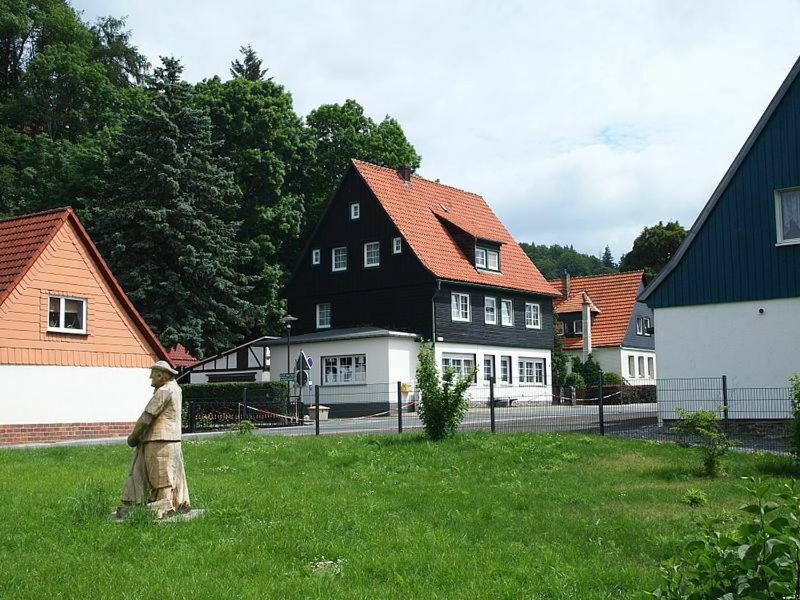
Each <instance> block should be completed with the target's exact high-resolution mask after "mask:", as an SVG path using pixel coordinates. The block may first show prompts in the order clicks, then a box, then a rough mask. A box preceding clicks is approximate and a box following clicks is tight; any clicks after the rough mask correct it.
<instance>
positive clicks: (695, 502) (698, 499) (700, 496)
mask: <svg viewBox="0 0 800 600" xmlns="http://www.w3.org/2000/svg"><path fill="white" fill-rule="evenodd" d="M683 502H684V504H688V505H689V506H691V507H692V508H697V507H698V506H704V505H706V504H707V503H708V496H706V493H705V492H704V491H703V490H697V489H694V488H692V489H690V490H686V493H685V494H684V495H683Z"/></svg>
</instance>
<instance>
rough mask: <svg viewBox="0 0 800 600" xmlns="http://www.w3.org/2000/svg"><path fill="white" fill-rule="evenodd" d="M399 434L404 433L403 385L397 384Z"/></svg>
mask: <svg viewBox="0 0 800 600" xmlns="http://www.w3.org/2000/svg"><path fill="white" fill-rule="evenodd" d="M397 433H403V384H402V383H401V382H399V381H398V382H397Z"/></svg>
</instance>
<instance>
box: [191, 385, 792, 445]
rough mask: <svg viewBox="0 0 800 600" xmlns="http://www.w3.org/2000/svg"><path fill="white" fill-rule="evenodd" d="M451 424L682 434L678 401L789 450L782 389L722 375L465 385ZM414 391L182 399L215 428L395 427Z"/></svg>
mask: <svg viewBox="0 0 800 600" xmlns="http://www.w3.org/2000/svg"><path fill="white" fill-rule="evenodd" d="M467 396H468V399H469V407H468V409H467V412H466V415H465V417H464V419H463V421H462V422H461V424H460V425H459V430H461V431H474V430H477V429H484V430H486V431H491V432H532V433H536V432H568V431H581V432H586V433H595V434H600V435H620V436H625V437H633V438H640V439H650V440H663V441H676V442H686V441H690V440H686V439H685V438H683V437H682V436H681V435H679V434H678V433H677V432H676V431H675V429H674V427H675V425H676V422H677V421H678V420H680V419H681V411H687V412H695V411H697V410H700V409H705V410H710V411H712V412H714V413H716V414H717V415H718V417H719V419H720V428H721V429H722V431H724V432H725V433H726V434H727V435H728V436H729V437H730V438H731V439H732V440H733V441H734V443H735V444H736V445H737V446H738V447H739V448H741V449H747V450H770V451H777V452H785V451H788V450H789V436H788V420H789V418H790V416H791V389H790V388H788V387H776V388H730V387H729V386H728V384H727V378H726V377H724V376H721V377H710V378H696V379H658V380H652V381H649V382H645V383H643V384H642V385H636V386H632V385H602V384H598V385H596V386H592V387H588V388H585V389H581V390H575V389H571V388H551V387H549V386H542V385H535V384H519V383H518V384H506V383H503V384H500V383H497V384H495V383H490V384H487V385H474V386H472V387H470V388H469V389H468V390H467ZM422 400H423V399H421V398H420V396H419V393H418V392H417V391H415V389H414V387H413V386H410V385H408V384H404V383H401V382H391V383H374V384H367V385H337V386H332V385H329V386H316V387H314V388H312V389H309V388H306V389H303V390H299V391H298V390H295V395H294V396H292V397H290V398H288V399H286V400H283V401H276V400H274V399H272V400H270V399H266V398H264V399H261V398H258V397H255V396H252V395H250V396H248V395H245V396H244V398H243V401H242V402H241V403H236V402H227V403H224V402H219V403H215V402H208V401H203V402H196V403H190V405H189V412H190V416H189V423H190V424H191V426H193V429H190V430H192V431H203V430H206V431H207V430H213V429H223V428H227V427H231V426H235V424H236V423H237V422H239V421H241V420H244V419H247V420H250V421H252V422H253V424H254V425H255V426H256V427H258V428H262V427H271V428H276V431H275V433H277V432H278V431H279V430H280V428H283V427H292V428H293V429H292V431H291V433H295V434H300V433H306V434H317V435H320V434H352V433H404V432H408V431H414V430H420V429H422V428H423V425H422V421H421V420H420V417H419V413H418V408H419V403H420V401H422Z"/></svg>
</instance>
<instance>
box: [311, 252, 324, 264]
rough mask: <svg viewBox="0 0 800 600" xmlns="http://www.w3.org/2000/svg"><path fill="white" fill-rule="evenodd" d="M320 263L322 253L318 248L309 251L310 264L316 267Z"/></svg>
mask: <svg viewBox="0 0 800 600" xmlns="http://www.w3.org/2000/svg"><path fill="white" fill-rule="evenodd" d="M321 262H322V251H321V250H320V249H319V248H314V249H313V250H312V251H311V264H312V265H318V264H319V263H321Z"/></svg>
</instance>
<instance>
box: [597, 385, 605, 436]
mask: <svg viewBox="0 0 800 600" xmlns="http://www.w3.org/2000/svg"><path fill="white" fill-rule="evenodd" d="M597 416H598V417H599V419H600V435H605V434H606V423H605V419H604V415H603V372H602V371H600V376H599V377H598V382H597Z"/></svg>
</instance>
